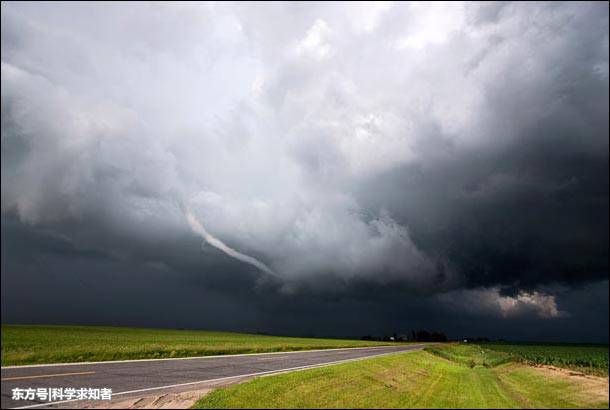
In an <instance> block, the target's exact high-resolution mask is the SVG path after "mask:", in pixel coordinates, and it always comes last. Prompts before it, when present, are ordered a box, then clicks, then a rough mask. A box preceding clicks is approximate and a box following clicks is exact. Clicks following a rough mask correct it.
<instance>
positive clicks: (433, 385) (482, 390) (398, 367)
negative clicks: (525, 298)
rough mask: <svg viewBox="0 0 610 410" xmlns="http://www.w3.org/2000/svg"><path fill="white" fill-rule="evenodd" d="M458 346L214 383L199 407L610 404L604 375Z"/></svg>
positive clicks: (557, 406)
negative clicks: (557, 372) (561, 371)
mask: <svg viewBox="0 0 610 410" xmlns="http://www.w3.org/2000/svg"><path fill="white" fill-rule="evenodd" d="M457 353H459V356H462V357H461V359H460V361H459V362H456V361H450V360H446V359H445V358H443V357H439V356H437V355H435V354H432V353H430V352H426V351H414V352H409V353H400V354H395V355H390V356H385V357H378V358H371V359H366V360H360V361H356V362H351V363H345V364H339V365H335V366H329V367H324V368H319V369H311V370H304V371H299V372H292V373H286V374H281V375H275V376H267V377H260V378H256V379H254V380H252V381H250V382H247V383H244V384H240V385H235V386H231V387H227V388H223V389H218V390H215V391H213V392H211V393H210V394H208V395H207V396H205V397H203V398H202V399H201V400H199V401H198V402H197V403H196V404H195V406H194V408H545V407H546V408H608V391H607V388H608V383H607V380H605V379H601V378H591V379H587V378H582V377H581V378H574V379H563V378H558V377H551V376H549V375H547V374H544V373H543V369H536V368H532V367H529V366H525V365H522V364H518V363H506V364H502V365H500V366H497V367H487V366H485V363H488V362H489V360H492V361H493V360H495V359H489V358H483V357H482V356H484V354H483V355H481V353H475V352H471V353H473V357H470V358H468V354H469V353H468V352H465V351H461V352H457ZM456 356H458V354H456ZM470 359H472V360H473V361H475V362H477V361H478V362H477V363H479V364H480V365H479V364H475V365H474V366H472V367H471V366H470V364H469V361H470ZM464 360H465V362H466V364H464V363H462V361H464Z"/></svg>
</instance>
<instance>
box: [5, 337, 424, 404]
mask: <svg viewBox="0 0 610 410" xmlns="http://www.w3.org/2000/svg"><path fill="white" fill-rule="evenodd" d="M420 349H423V346H421V347H420V348H419V349H409V350H400V351H397V352H389V353H380V354H375V355H372V356H364V357H356V358H353V359H344V360H336V361H333V362H326V363H319V364H310V365H307V366H297V367H289V368H286V369H277V370H268V371H264V372H257V373H248V374H238V375H235V376H226V377H219V378H217V379H207V380H199V381H196V382H188V383H180V384H171V385H168V386H159V387H148V388H146V389H138V390H129V391H123V392H119V393H112V396H113V397H114V396H119V395H122V394H130V393H140V392H145V391H152V390H161V389H169V388H172V387H181V386H190V385H193V384H199V383H211V382H218V381H222V380H230V379H238V378H240V377H252V376H262V375H267V374H273V373H285V372H291V371H299V370H307V369H313V368H316V367H325V366H331V365H333V364H339V363H347V362H354V361H357V360H365V359H371V358H374V357H380V356H388V355H391V354H398V353H408V352H415V351H417V350H420ZM337 350H339V349H337ZM75 401H83V399H80V400H78V399H72V400H63V401H55V402H49V403H41V404H32V405H29V406H22V407H13V409H33V408H37V407H44V406H52V405H56V404H62V403H71V402H75Z"/></svg>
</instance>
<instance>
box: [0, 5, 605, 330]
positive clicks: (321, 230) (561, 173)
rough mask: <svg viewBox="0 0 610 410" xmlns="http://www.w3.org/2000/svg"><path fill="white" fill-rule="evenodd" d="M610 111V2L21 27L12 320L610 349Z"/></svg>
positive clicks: (59, 17) (60, 18) (99, 9)
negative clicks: (581, 340) (525, 340)
mask: <svg viewBox="0 0 610 410" xmlns="http://www.w3.org/2000/svg"><path fill="white" fill-rule="evenodd" d="M270 16H273V24H270V23H269V21H270V20H269V19H270V18H271V17H270ZM533 16H536V17H535V18H534V17H533ZM608 99H609V95H608V5H607V4H606V3H583V4H578V5H577V4H575V3H526V4H519V3H491V4H483V3H478V4H477V3H475V4H464V5H462V4H457V5H442V4H428V5H421V4H375V5H369V6H361V5H341V4H332V5H329V6H319V5H316V4H307V5H305V4H279V5H267V6H265V7H252V6H241V5H212V4H190V5H176V4H163V3H156V4H144V5H135V4H120V5H105V6H104V5H100V4H95V5H89V6H78V5H71V4H67V3H66V4H63V3H55V4H18V3H3V4H2V215H3V219H2V235H3V236H2V239H3V245H2V246H3V247H2V281H3V305H2V309H3V317H6V318H7V319H6V320H34V319H36V318H37V317H38V318H39V320H45V321H89V322H91V321H93V322H95V321H99V322H104V321H110V322H114V321H116V322H117V323H118V322H122V323H126V324H149V325H155V324H160V325H166V326H171V325H172V323H176V322H172V320H173V317H174V316H175V315H178V314H179V315H180V317H181V319H180V321H181V322H180V323H181V325H183V326H185V327H189V326H199V327H206V326H212V327H223V328H239V329H242V330H264V329H268V330H270V331H286V332H292V333H295V332H310V333H316V332H318V333H327V334H332V333H333V332H334V333H337V334H343V335H348V334H350V332H352V331H354V329H361V328H366V329H367V332H384V331H388V329H390V328H391V329H394V330H396V328H399V327H401V326H403V327H404V324H401V323H403V322H404V321H406V322H408V323H410V324H412V325H413V327H417V326H427V325H426V324H430V323H432V324H436V325H437V326H439V327H444V328H446V329H448V330H451V331H452V332H453V334H455V335H459V334H461V332H462V331H466V330H467V332H476V331H477V329H482V330H483V331H484V329H485V328H486V326H488V325H489V324H491V323H493V320H497V318H502V320H503V321H504V323H506V327H505V329H506V331H507V332H508V331H509V330H512V329H519V328H520V325H519V324H520V323H521V324H527V323H533V322H535V323H542V322H545V323H546V322H548V323H555V324H554V325H550V324H549V325H545V326H550V327H545V330H546V331H547V335H548V337H547V338H560V337H561V335H562V331H561V329H566V331H567V329H570V328H572V327H574V326H576V324H577V323H579V320H580V321H581V320H584V319H583V317H587V318H588V319H587V320H588V322H587V324H586V325H585V327H586V328H587V329H589V330H587V332H589V333H588V336H587V338H590V339H604V338H606V339H607V335H604V334H602V333H604V332H602V333H596V331H595V329H596V328H599V324H600V323H602V324H603V325H604V326H605V325H606V324H607V313H600V312H604V310H600V309H603V307H604V306H606V307H607V303H608V302H607V301H608V293H607V278H608V185H609V183H608V131H609V130H608V128H609V126H608ZM184 209H189V210H190V211H191V212H192V213H193V214H194V215H195V216H196V217H197V218H198V219H199V220H200V221H201V223H202V224H203V226H205V230H206V231H207V232H208V233H209V234H211V235H213V236H214V237H215V238H217V239H218V240H220V241H222V242H223V243H225V244H226V245H227V246H229V247H231V248H232V249H234V250H236V251H238V252H241V253H243V254H245V255H247V256H249V257H253V258H256V259H257V260H259V261H261V262H262V263H264V264H266V265H268V266H269V267H270V268H271V269H272V270H273V271H274V272H276V273H277V274H278V276H279V278H274V277H270V276H268V275H265V274H264V273H262V272H259V271H258V270H257V269H256V268H255V267H254V266H251V265H248V264H244V263H243V262H241V261H239V260H236V259H235V258H232V257H231V256H230V255H228V254H227V253H223V252H221V251H219V249H218V247H216V248H215V247H213V246H211V245H209V244H204V245H203V249H202V245H201V238H199V237H198V236H197V235H196V234H195V233H194V232H192V231H191V228H192V224H191V226H189V223H187V220H186V219H185V215H184V213H183V210H184ZM212 242H213V241H212ZM229 253H231V252H229ZM233 255H235V254H233ZM242 259H243V258H242ZM29 284H35V285H33V286H34V288H33V289H31V290H30V291H26V289H27V287H28V285H29ZM591 284H598V286H601V289H605V291H599V290H598V288H596V287H595V286H594V287H593V288H591V286H593V285H591ZM4 285H7V286H4ZM6 289H9V290H6ZM596 289H597V290H596ZM47 292H49V293H53V294H56V295H57V296H56V297H57V298H58V299H60V300H65V301H66V302H65V304H53V303H51V298H52V297H51V296H50V294H49V295H47ZM20 298H25V299H26V300H28V301H29V302H30V303H27V304H22V303H21V302H20V300H22V299H20ZM591 298H593V299H594V300H597V301H599V303H598V304H597V305H595V306H589V305H587V303H585V302H584V301H585V300H589V299H591ZM107 299H111V300H112V301H113V302H112V303H111V306H109V305H108V304H106V305H107V306H106V307H105V308H104V307H101V306H100V305H102V304H104V302H103V301H104V300H107ZM150 299H154V300H155V303H154V306H152V307H150V308H149V306H150V304H151V302H150ZM579 300H583V305H582V306H584V307H579V306H581V305H579V303H578V301H579ZM17 305H19V306H20V307H19V308H17V307H16V306H17ZM85 305H86V307H85V308H84V307H83V306H85ZM48 306H54V307H53V308H49V310H46V309H47V307H48ZM70 306H79V309H78V310H77V311H72V310H71V308H70ZM170 306H171V309H169V310H170V311H172V312H175V313H174V314H172V313H168V307H170ZM246 306H247V309H246V308H244V307H246ZM600 306H601V307H600ZM127 309H129V310H130V313H129V316H124V315H122V312H124V311H125V310H127ZM43 311H44V312H43ZM216 311H221V312H222V313H221V314H216V313H212V312H216ZM246 311H247V312H246ZM178 312H179V313H178ZM188 312H191V313H188ZM329 312H332V313H329ZM40 315H42V316H40ZM321 317H324V320H322V319H320V318H321ZM312 318H315V319H312ZM297 319H298V320H297ZM469 320H473V321H475V323H479V325H470V324H468V323H469V322H468V321H469ZM532 321H533V322H532ZM338 322H342V323H343V324H342V325H341V326H338V325H337V323H338ZM295 323H298V325H296V324H295ZM477 326H478V327H477ZM553 326H555V327H553ZM602 327H603V326H602ZM404 330H405V331H407V330H408V329H404ZM602 330H603V329H602ZM358 332H360V330H358ZM606 333H607V332H606ZM521 334H523V335H524V337H525V336H527V337H534V336H536V335H534V334H533V333H532V334H529V335H528V334H526V333H524V331H523V330H522V331H521ZM352 335H353V334H352ZM600 335H601V336H600Z"/></svg>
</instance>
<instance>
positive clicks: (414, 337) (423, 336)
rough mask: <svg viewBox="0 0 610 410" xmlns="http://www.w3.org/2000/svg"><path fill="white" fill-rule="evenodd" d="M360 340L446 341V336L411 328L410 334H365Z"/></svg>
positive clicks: (441, 333)
mask: <svg viewBox="0 0 610 410" xmlns="http://www.w3.org/2000/svg"><path fill="white" fill-rule="evenodd" d="M362 340H378V341H383V342H446V341H447V336H446V335H445V334H444V333H443V332H436V331H434V332H431V331H428V330H417V331H416V330H412V331H411V334H410V335H406V334H400V335H399V334H396V333H394V334H393V335H392V336H388V335H384V336H383V337H375V336H371V335H366V336H363V337H362Z"/></svg>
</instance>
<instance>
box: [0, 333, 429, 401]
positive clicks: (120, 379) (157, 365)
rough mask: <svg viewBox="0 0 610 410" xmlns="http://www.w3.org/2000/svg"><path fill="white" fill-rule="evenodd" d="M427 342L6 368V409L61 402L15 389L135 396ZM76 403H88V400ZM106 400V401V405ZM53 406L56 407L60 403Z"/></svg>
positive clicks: (4, 390)
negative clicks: (16, 394) (26, 396)
mask: <svg viewBox="0 0 610 410" xmlns="http://www.w3.org/2000/svg"><path fill="white" fill-rule="evenodd" d="M422 348H423V346H422V345H399V346H387V347H385V346H384V347H374V348H356V349H329V350H317V351H303V352H281V353H265V354H249V355H230V356H229V355H227V356H209V357H198V358H184V359H159V360H130V361H117V362H97V363H84V364H57V365H42V366H19V367H3V368H2V402H1V404H2V408H3V409H5V408H18V407H25V406H35V407H43V408H45V407H51V406H50V404H55V406H56V405H57V404H58V403H59V401H53V402H51V403H50V402H49V401H42V400H40V399H39V398H38V397H35V398H34V400H13V399H12V391H13V389H14V388H21V389H26V388H34V389H39V388H41V389H42V388H45V389H48V388H63V389H66V388H75V389H81V388H87V389H89V388H93V389H96V388H99V389H102V388H109V389H112V397H113V401H115V400H117V399H122V398H125V397H129V396H131V395H136V396H137V395H142V394H157V393H162V392H164V391H169V390H172V389H174V390H175V389H182V390H184V389H194V388H198V387H199V386H200V385H204V384H205V383H210V382H219V381H223V380H231V379H240V378H244V377H252V376H260V375H264V374H271V373H276V372H281V371H290V370H298V369H300V368H304V367H305V368H306V367H310V366H319V365H325V364H332V363H334V362H342V361H350V360H357V359H362V358H366V357H372V356H379V355H385V354H392V353H397V352H402V351H409V350H417V349H422ZM69 404H70V405H79V404H83V405H84V404H87V402H86V401H80V402H71V403H69ZM100 404H101V403H100ZM55 406H53V407H55Z"/></svg>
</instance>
